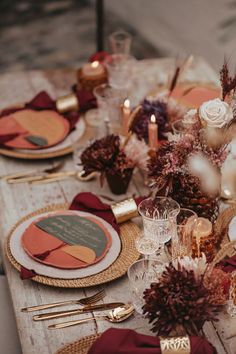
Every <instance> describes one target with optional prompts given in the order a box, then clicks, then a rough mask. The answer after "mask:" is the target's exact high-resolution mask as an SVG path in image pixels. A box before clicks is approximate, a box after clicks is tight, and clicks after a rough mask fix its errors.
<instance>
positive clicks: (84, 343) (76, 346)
mask: <svg viewBox="0 0 236 354" xmlns="http://www.w3.org/2000/svg"><path fill="white" fill-rule="evenodd" d="M100 335H101V334H100V333H98V334H92V335H90V336H86V337H83V338H81V339H80V340H77V341H75V342H73V343H69V344H66V345H65V346H64V347H62V348H61V349H59V350H58V351H57V352H56V353H55V354H87V353H88V351H89V349H90V348H91V346H92V344H93V343H94V342H95V341H96V340H97V339H98V338H99V337H100Z"/></svg>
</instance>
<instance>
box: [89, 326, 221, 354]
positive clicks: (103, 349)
mask: <svg viewBox="0 0 236 354" xmlns="http://www.w3.org/2000/svg"><path fill="white" fill-rule="evenodd" d="M190 342H191V354H217V351H216V349H215V348H214V347H213V346H212V345H211V344H210V343H209V342H208V341H207V340H206V339H204V338H202V337H190ZM88 354H161V348H160V340H159V338H157V337H154V336H147V335H144V334H139V333H137V332H135V331H133V330H131V329H120V328H110V329H108V330H107V331H105V332H104V333H103V334H102V335H101V337H100V338H98V339H97V340H96V342H95V343H94V344H93V345H92V347H91V348H90V350H89V352H88Z"/></svg>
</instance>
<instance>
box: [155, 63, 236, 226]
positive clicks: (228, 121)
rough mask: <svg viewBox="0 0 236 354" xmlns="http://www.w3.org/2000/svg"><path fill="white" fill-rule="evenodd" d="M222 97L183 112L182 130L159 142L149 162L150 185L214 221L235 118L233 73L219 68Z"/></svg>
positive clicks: (235, 81)
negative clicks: (167, 139) (169, 138)
mask: <svg viewBox="0 0 236 354" xmlns="http://www.w3.org/2000/svg"><path fill="white" fill-rule="evenodd" d="M221 85H222V99H220V98H216V99H214V100H211V101H207V102H204V103H203V104H202V105H201V106H200V107H199V109H198V110H191V111H190V112H188V113H187V115H185V116H184V119H183V122H184V123H185V124H186V130H185V134H183V135H180V136H178V137H177V139H174V140H173V141H169V142H166V143H164V144H163V145H162V146H160V148H159V150H158V151H157V152H156V153H155V155H154V156H153V155H152V157H151V159H150V162H149V165H148V170H149V172H148V174H149V182H150V186H151V187H152V188H154V189H156V192H157V194H164V195H168V196H171V197H172V198H173V199H174V200H176V201H177V202H178V203H179V204H180V205H181V207H185V208H189V209H192V210H194V211H195V212H196V213H197V214H198V216H202V217H205V218H207V219H210V220H211V221H214V220H215V219H216V217H217V215H218V209H219V208H218V202H219V197H220V181H221V167H222V165H223V163H224V161H225V159H226V158H227V155H228V150H227V145H228V142H229V141H230V134H229V132H230V126H231V125H232V123H233V122H234V121H235V108H234V106H235V103H234V100H233V99H232V97H233V94H232V93H233V92H234V91H235V89H236V76H235V77H234V78H231V77H230V76H229V72H228V67H227V64H226V63H225V64H224V65H223V68H222V70H221Z"/></svg>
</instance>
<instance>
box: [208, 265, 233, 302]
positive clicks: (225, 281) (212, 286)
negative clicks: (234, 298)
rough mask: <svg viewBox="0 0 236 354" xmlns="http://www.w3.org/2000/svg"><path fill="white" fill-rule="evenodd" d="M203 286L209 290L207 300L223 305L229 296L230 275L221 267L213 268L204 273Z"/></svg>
mask: <svg viewBox="0 0 236 354" xmlns="http://www.w3.org/2000/svg"><path fill="white" fill-rule="evenodd" d="M204 286H205V287H206V288H207V289H208V291H209V301H210V302H211V303H212V304H214V305H224V304H225V303H226V301H227V299H228V298H229V289H230V276H229V274H227V273H225V272H224V271H223V270H221V269H217V268H214V269H213V270H211V271H209V272H206V274H205V275H204Z"/></svg>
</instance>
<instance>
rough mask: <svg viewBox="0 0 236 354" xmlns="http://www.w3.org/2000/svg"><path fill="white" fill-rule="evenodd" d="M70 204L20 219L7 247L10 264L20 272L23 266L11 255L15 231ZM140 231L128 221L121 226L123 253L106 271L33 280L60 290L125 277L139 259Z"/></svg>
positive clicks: (43, 210) (48, 207) (58, 205)
mask: <svg viewBox="0 0 236 354" xmlns="http://www.w3.org/2000/svg"><path fill="white" fill-rule="evenodd" d="M68 207H69V204H67V203H66V204H56V205H49V206H47V207H45V208H42V209H39V210H36V211H34V212H32V213H30V214H28V215H26V216H25V217H23V218H22V219H20V220H19V221H18V222H17V223H16V224H15V225H14V227H13V228H12V229H11V231H10V233H9V235H8V237H7V240H6V245H5V250H6V255H7V258H8V260H9V261H10V263H11V264H12V265H13V266H14V267H15V268H16V269H17V270H18V271H20V269H21V265H20V264H19V263H18V262H17V261H16V260H15V258H14V257H13V256H12V254H11V250H10V238H11V235H12V233H13V231H14V230H15V229H16V228H17V227H18V226H19V225H20V224H21V223H22V222H24V221H25V220H28V219H30V218H31V217H32V216H35V215H40V214H42V213H45V212H50V211H56V210H67V209H68ZM139 233H140V229H139V227H138V226H137V225H135V224H134V223H133V222H131V221H128V222H126V223H124V224H122V225H120V239H121V252H120V254H119V256H118V258H117V259H116V260H115V262H114V263H112V264H111V265H110V266H109V267H108V268H107V269H105V270H104V271H102V272H100V273H98V274H94V275H91V276H89V277H85V278H79V279H78V278H77V279H57V278H50V277H46V276H43V275H36V276H35V277H33V278H32V280H34V281H36V282H38V283H41V284H45V285H50V286H56V287H60V288H85V287H89V286H95V285H99V284H104V283H107V282H110V281H112V280H115V279H118V278H120V277H121V276H122V275H124V274H125V273H126V272H127V270H128V268H129V266H130V265H131V264H132V263H133V262H135V261H136V260H137V259H138V258H139V255H140V254H139V253H138V251H137V250H136V247H135V238H136V237H137V236H138V235H139Z"/></svg>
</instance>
